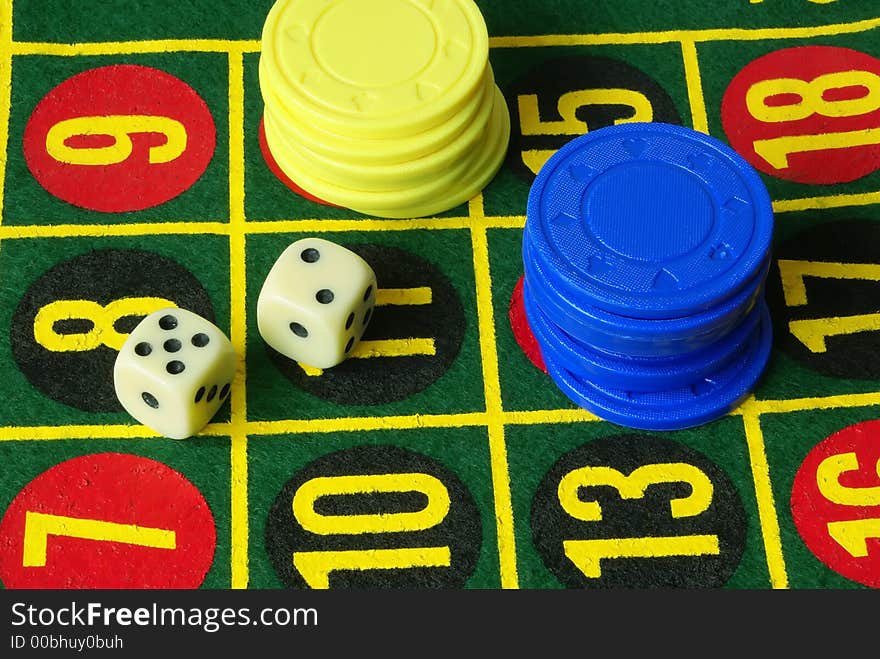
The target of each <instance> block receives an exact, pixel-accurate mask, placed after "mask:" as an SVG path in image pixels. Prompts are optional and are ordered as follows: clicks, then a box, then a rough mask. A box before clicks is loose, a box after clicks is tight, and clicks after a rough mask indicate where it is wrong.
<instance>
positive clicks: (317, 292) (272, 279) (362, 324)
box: [257, 238, 376, 369]
mask: <svg viewBox="0 0 880 659" xmlns="http://www.w3.org/2000/svg"><path fill="white" fill-rule="evenodd" d="M375 304H376V275H375V273H374V272H373V269H372V268H371V267H370V265H369V264H368V263H367V262H366V261H364V259H362V258H361V257H360V256H358V255H357V254H355V253H354V252H352V251H351V250H349V249H346V248H345V247H342V246H341V245H337V244H336V243H333V242H330V241H328V240H324V239H322V238H304V239H302V240H298V241H296V242H295V243H293V244H291V245H290V246H289V247H288V248H287V249H285V250H284V252H282V254H281V255H280V256H279V257H278V260H277V261H275V264H274V265H273V266H272V269H271V270H270V271H269V274H268V276H267V277H266V280H265V281H264V282H263V287H262V289H261V290H260V296H259V299H258V301H257V327H258V329H259V331H260V335H261V336H262V337H263V340H264V341H265V342H266V343H267V344H269V346H271V347H272V348H273V349H275V350H277V351H278V352H280V353H281V354H282V355H284V356H285V357H289V358H290V359H293V360H295V361H297V362H299V363H301V364H303V365H307V366H313V367H315V368H322V369H323V368H331V367H333V366H336V365H337V364H339V363H341V362H342V361H344V360H345V359H346V358H348V357H349V356H350V355H351V353H352V351H353V350H354V348H355V346H356V345H357V344H358V343H359V342H360V340H361V337H362V336H363V334H364V330H365V329H366V328H367V325H368V324H369V322H370V318H371V317H372V314H373V307H374V306H375Z"/></svg>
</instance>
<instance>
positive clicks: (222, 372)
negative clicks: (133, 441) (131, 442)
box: [113, 307, 237, 439]
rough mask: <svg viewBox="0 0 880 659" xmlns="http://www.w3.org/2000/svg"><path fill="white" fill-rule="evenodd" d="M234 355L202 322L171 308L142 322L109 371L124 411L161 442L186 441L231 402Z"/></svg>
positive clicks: (221, 336)
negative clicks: (165, 439)
mask: <svg viewBox="0 0 880 659" xmlns="http://www.w3.org/2000/svg"><path fill="white" fill-rule="evenodd" d="M236 361H237V360H236V354H235V350H234V349H233V347H232V343H230V341H229V339H228V338H227V337H226V335H225V334H224V333H223V332H222V331H221V330H220V329H219V328H218V327H217V326H215V325H214V324H212V323H211V322H209V321H208V320H206V319H204V318H202V317H201V316H199V315H197V314H195V313H193V312H191V311H187V310H185V309H180V308H177V307H171V308H168V309H160V310H159V311H156V312H154V313H151V314H150V315H149V316H147V317H146V318H144V319H143V320H142V321H141V322H140V323H138V325H137V327H135V328H134V330H133V331H132V332H131V334H130V335H129V337H128V339H126V341H125V343H124V344H123V346H122V348H120V350H119V354H118V355H117V356H116V362H115V364H114V366H113V384H114V386H115V388H116V397H117V398H118V399H119V402H120V403H122V406H123V407H124V408H125V410H126V411H127V412H128V413H129V414H131V416H133V417H134V418H135V419H137V420H138V421H140V422H141V423H142V424H144V425H145V426H147V427H148V428H152V429H153V430H155V431H156V432H157V433H159V434H160V435H163V436H164V437H170V438H172V439H185V438H187V437H191V436H192V435H194V434H196V433H197V432H198V431H199V430H201V429H202V428H203V427H204V426H205V425H207V423H208V422H209V421H210V420H211V418H212V417H213V416H214V414H216V413H217V410H218V409H220V406H221V405H222V404H223V401H225V400H226V398H227V397H228V396H229V389H230V387H231V386H232V378H233V377H234V375H235V367H236Z"/></svg>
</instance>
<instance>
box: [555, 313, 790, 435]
mask: <svg viewBox="0 0 880 659" xmlns="http://www.w3.org/2000/svg"><path fill="white" fill-rule="evenodd" d="M760 310H761V320H760V323H759V324H758V326H757V327H756V328H755V329H754V330H753V332H752V336H751V337H749V340H748V341H747V342H746V344H745V345H744V346H743V348H742V349H741V351H740V352H739V353H738V354H737V355H736V357H735V358H734V359H733V360H731V361H730V362H728V364H726V365H725V366H724V367H722V368H721V369H720V370H718V371H717V372H715V373H713V374H711V375H707V376H705V377H703V378H701V379H700V380H698V381H696V382H694V383H693V384H691V385H689V386H686V387H679V388H677V389H670V390H666V391H657V392H631V391H626V390H624V389H612V388H609V387H602V386H599V385H597V384H594V383H592V382H589V381H587V380H586V379H584V378H580V377H578V376H576V375H574V374H572V373H571V372H570V371H569V370H567V369H566V368H565V367H564V366H563V365H561V364H559V363H557V362H555V361H553V359H552V358H550V359H548V355H543V357H544V364H545V365H546V367H547V372H548V373H549V374H550V377H551V378H552V379H553V381H554V382H555V383H556V385H557V386H558V387H559V389H560V390H561V391H562V392H563V393H564V394H565V395H566V396H568V398H569V399H570V400H572V401H573V402H574V403H575V404H577V405H579V406H580V407H582V408H584V409H586V410H588V411H590V412H592V413H593V414H595V415H596V416H598V417H599V418H601V419H604V420H606V421H610V422H612V423H616V424H618V425H621V426H625V427H628V428H635V429H639V430H681V429H684V428H692V427H695V426H699V425H702V424H704V423H709V422H710V421H714V420H715V419H718V418H720V417H722V416H724V415H725V414H728V413H729V412H731V411H733V410H734V409H736V408H737V407H738V406H739V405H740V404H741V403H742V402H743V401H744V400H745V399H746V398H747V397H748V395H749V394H750V393H751V392H752V391H753V390H754V388H755V387H756V386H757V384H758V381H759V380H760V378H761V376H762V375H763V373H764V370H765V368H766V366H767V362H768V361H769V359H770V351H771V346H772V343H773V331H772V325H771V322H770V313H769V311H768V309H767V305H766V303H765V302H764V301H763V300H762V301H761V303H760Z"/></svg>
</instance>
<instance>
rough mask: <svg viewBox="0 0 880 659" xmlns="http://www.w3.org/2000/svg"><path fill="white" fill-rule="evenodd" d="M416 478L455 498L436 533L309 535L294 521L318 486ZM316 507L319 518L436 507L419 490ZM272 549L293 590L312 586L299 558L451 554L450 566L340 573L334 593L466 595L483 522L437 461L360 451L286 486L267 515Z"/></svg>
mask: <svg viewBox="0 0 880 659" xmlns="http://www.w3.org/2000/svg"><path fill="white" fill-rule="evenodd" d="M412 473H415V474H427V475H428V476H432V477H434V478H436V479H437V480H439V481H440V482H441V483H442V484H443V486H444V487H445V488H446V491H447V493H448V496H449V510H448V512H447V513H446V515H445V517H443V518H442V519H441V520H440V521H439V522H438V523H436V524H435V525H434V526H431V527H429V528H426V529H421V530H412V531H400V532H372V533H336V534H333V533H331V534H316V533H313V532H311V531H309V530H307V529H306V528H304V526H303V524H302V523H301V522H300V521H299V520H298V519H297V518H296V515H295V514H294V511H293V506H292V502H293V498H294V496H295V495H296V493H297V491H298V490H299V489H300V488H301V487H302V486H303V485H304V484H305V483H308V482H310V481H312V480H313V479H316V478H326V477H330V478H332V477H338V476H342V477H344V476H363V475H370V474H383V475H394V474H412ZM330 484H331V485H332V481H331V482H330ZM401 489H402V488H401ZM312 505H313V508H314V510H315V512H317V513H319V514H320V515H323V516H346V515H372V516H378V515H381V514H393V513H413V512H418V511H421V510H424V509H425V508H426V506H428V505H429V500H428V496H427V495H426V494H425V493H423V492H421V491H418V490H414V491H387V492H372V493H364V494H330V495H328V496H319V497H317V498H315V499H314V501H313V502H312ZM265 542H266V552H267V553H268V555H269V559H270V560H271V562H272V565H273V566H274V568H275V572H276V574H277V575H278V578H279V579H280V581H281V583H282V584H283V585H284V586H286V587H290V588H307V587H308V584H307V583H306V581H305V580H304V579H303V576H302V575H301V574H300V572H299V571H298V570H297V568H296V566H295V565H294V560H292V559H295V557H296V555H297V554H299V553H308V552H316V551H369V550H372V549H407V548H432V547H441V548H448V551H449V557H450V561H449V565H448V566H442V567H407V568H405V569H382V570H339V571H334V572H331V573H330V588H354V589H358V588H379V589H381V588H394V589H397V588H446V589H449V588H461V587H463V586H464V585H465V583H466V582H467V580H468V578H469V577H470V576H471V574H473V571H474V569H475V567H476V564H477V560H478V558H479V555H480V548H481V546H482V523H481V520H480V512H479V509H478V508H477V506H476V503H475V502H474V499H473V497H472V495H471V493H470V491H469V490H468V488H467V487H466V486H465V484H464V483H463V482H462V481H461V480H460V479H459V478H458V476H456V474H455V473H454V472H452V471H451V470H450V469H449V468H447V467H446V466H445V465H443V464H441V463H440V462H438V461H437V460H435V459H433V458H431V457H428V456H426V455H423V454H421V453H416V452H414V451H410V450H408V449H404V448H401V447H397V446H382V445H380V446H356V447H352V448H348V449H343V450H341V451H337V452H335V453H330V454H327V455H324V456H321V457H319V458H317V459H315V460H313V461H312V462H310V463H309V464H307V465H306V466H304V467H303V468H302V469H300V470H299V471H298V472H296V474H295V475H294V476H293V477H292V478H291V479H290V480H289V481H287V483H285V484H284V486H283V487H282V488H281V491H280V492H279V493H278V496H277V497H276V498H275V501H274V503H273V504H272V507H271V508H270V509H269V513H268V515H267V519H266V533H265Z"/></svg>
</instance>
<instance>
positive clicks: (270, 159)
mask: <svg viewBox="0 0 880 659" xmlns="http://www.w3.org/2000/svg"><path fill="white" fill-rule="evenodd" d="M259 140H260V151H261V152H262V153H263V159H264V160H265V161H266V166H267V167H268V168H269V171H271V172H272V173H273V174H274V175H275V177H276V178H277V179H278V180H279V181H281V182H282V183H283V184H284V185H286V186H287V187H288V188H290V189H291V190H292V191H293V192H295V193H296V194H298V195H299V196H300V197H303V198H305V199H308V200H309V201H314V202H315V203H317V204H322V205H323V206H331V207H333V208H341V206H337V205H336V204H331V203H330V202H329V201H324V200H323V199H319V198H318V197H316V196H315V195H313V194H311V193H309V192H306V191H305V190H303V189H302V188H301V187H299V186H298V185H297V184H296V183H294V181H293V180H292V179H291V178H290V177H289V176H288V175H287V174H285V173H284V171H283V170H282V169H281V167H280V166H279V165H278V161H276V160H275V156H273V155H272V151H270V150H269V143H268V142H267V141H266V129H265V128H264V126H263V120H262V119H260V128H259Z"/></svg>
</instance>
